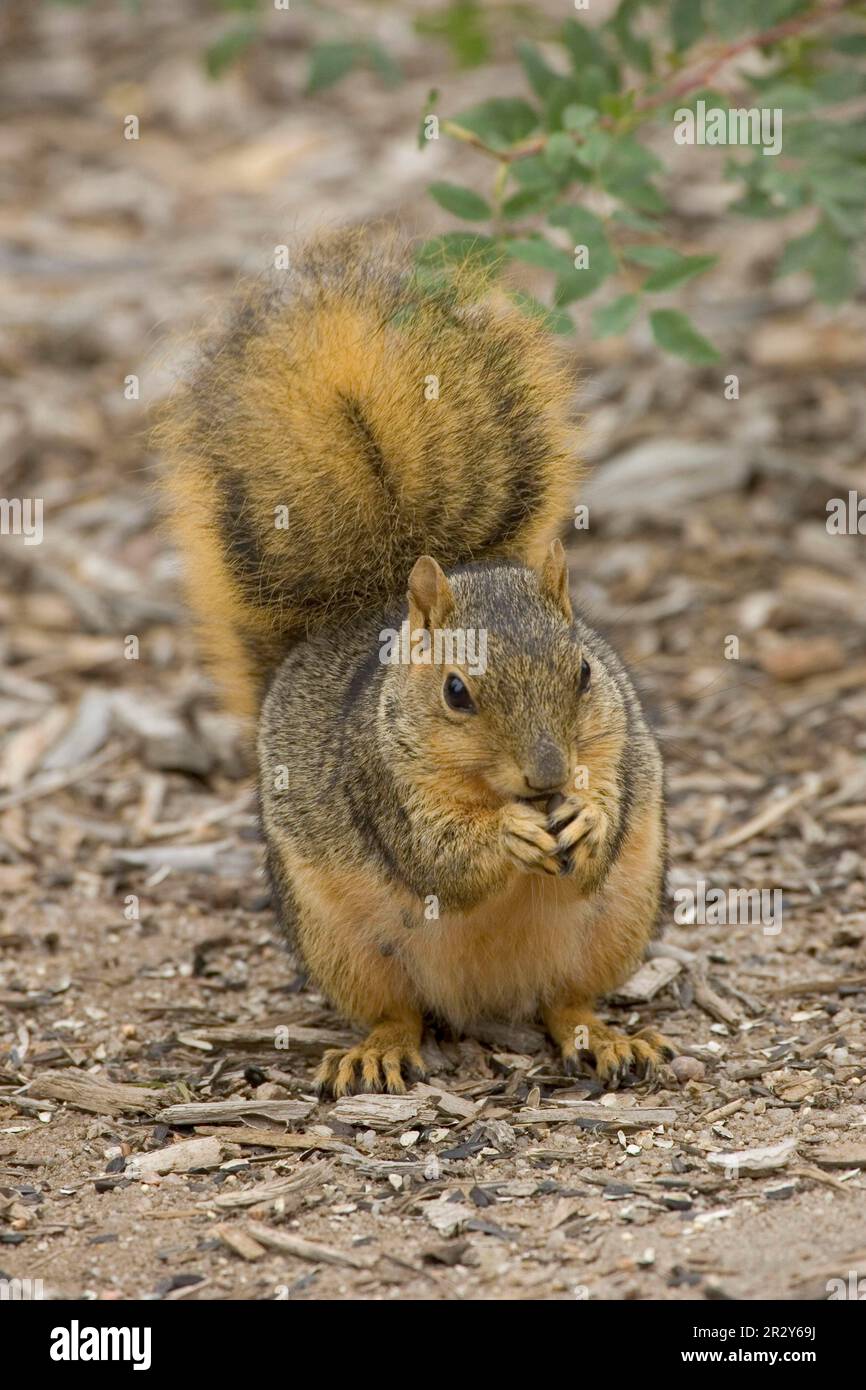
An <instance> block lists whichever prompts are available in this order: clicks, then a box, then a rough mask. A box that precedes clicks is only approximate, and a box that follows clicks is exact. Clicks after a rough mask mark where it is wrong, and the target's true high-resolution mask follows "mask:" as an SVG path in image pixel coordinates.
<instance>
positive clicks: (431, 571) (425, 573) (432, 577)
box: [409, 555, 454, 629]
mask: <svg viewBox="0 0 866 1390" xmlns="http://www.w3.org/2000/svg"><path fill="white" fill-rule="evenodd" d="M453 607H454V594H453V592H452V590H451V585H450V584H449V583H448V580H447V579H446V578H445V575H444V573H443V571H442V569H441V568H440V566H439V565H437V563H436V561H435V560H434V559H433V557H432V555H422V556H421V558H420V560H416V561H415V564H414V565H413V566H412V573H411V574H410V575H409V622H410V623H411V625H412V628H413V629H414V628H419V627H427V628H433V627H443V626H444V624H445V620H446V618H447V617H448V615H449V614H450V612H451V610H452V608H453Z"/></svg>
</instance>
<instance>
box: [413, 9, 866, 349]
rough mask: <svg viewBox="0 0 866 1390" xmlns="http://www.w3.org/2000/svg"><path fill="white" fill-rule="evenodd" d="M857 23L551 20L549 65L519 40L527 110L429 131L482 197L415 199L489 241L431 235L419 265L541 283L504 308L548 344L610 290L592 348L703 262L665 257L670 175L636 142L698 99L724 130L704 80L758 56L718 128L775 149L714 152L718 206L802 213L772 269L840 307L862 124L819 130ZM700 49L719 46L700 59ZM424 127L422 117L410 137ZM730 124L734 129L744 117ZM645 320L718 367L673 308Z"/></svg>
mask: <svg viewBox="0 0 866 1390" xmlns="http://www.w3.org/2000/svg"><path fill="white" fill-rule="evenodd" d="M863 17H864V11H863V7H862V6H860V5H855V4H852V3H851V0H826V3H824V4H822V5H818V6H816V5H815V4H814V0H812V3H804V0H749V3H747V2H746V0H620V4H619V5H618V7H617V10H616V12H615V14H614V16H613V17H612V19H611V20H609V21H608V22H607V23H606V24H604V25H601V26H597V27H595V28H590V27H588V26H586V25H584V24H582V23H580V22H579V20H577V19H576V18H572V19H568V20H566V21H565V23H564V24H563V25H562V27H561V28H560V30H559V32H558V34H557V35H556V38H555V43H556V44H557V45H558V47H559V49H560V51H561V54H562V56H563V57H564V58H565V65H564V66H563V65H562V62H561V59H560V61H559V63H557V62H556V58H555V55H554V54H553V53H551V61H548V56H547V53H548V52H549V50H545V53H542V52H541V51H540V50H539V49H538V48H537V47H536V46H535V45H533V44H531V43H528V42H525V41H524V42H520V43H519V44H518V46H517V52H518V56H519V58H520V62H521V64H522V67H523V70H524V74H525V77H526V80H527V83H528V85H529V87H530V88H531V91H532V94H533V96H534V101H531V100H528V99H527V98H525V97H523V96H506V97H497V98H495V99H493V100H491V101H487V102H483V103H481V104H480V105H477V106H474V107H472V108H470V109H469V110H467V111H463V112H461V113H459V114H456V115H454V116H450V117H443V118H442V119H441V121H440V122H439V129H441V132H442V133H443V134H445V135H446V136H448V137H450V138H451V139H453V140H455V141H457V142H460V143H462V144H464V145H466V146H467V147H470V148H472V149H474V150H477V151H478V152H480V153H482V154H483V155H485V156H487V157H488V158H491V159H492V160H494V161H495V163H496V171H495V174H494V178H493V182H492V189H491V191H490V193H489V194H488V195H486V196H485V195H484V194H483V193H482V192H479V191H477V190H476V189H475V188H469V187H466V186H462V185H459V184H454V183H444V182H438V183H434V184H433V185H431V187H430V193H431V195H432V196H433V197H434V199H435V200H436V201H437V202H438V203H439V204H440V206H442V207H443V208H445V209H446V210H447V211H448V212H450V213H451V214H452V215H454V216H455V217H457V218H459V219H461V220H462V221H463V222H470V223H476V224H477V223H482V222H488V223H489V224H490V230H489V231H485V230H483V229H481V230H475V229H473V230H471V231H470V230H463V231H456V230H455V231H453V232H446V233H444V234H443V235H442V236H439V237H436V238H434V239H432V240H431V241H428V242H427V243H425V245H424V246H423V247H422V248H421V250H420V253H419V262H420V264H421V265H422V266H424V267H428V268H429V267H433V266H438V267H440V268H441V267H442V266H443V265H447V264H448V263H454V262H459V261H462V260H464V259H466V258H467V257H470V258H475V259H478V260H480V261H483V262H484V263H486V264H488V265H490V266H501V265H502V264H504V263H507V262H508V261H517V262H523V263H528V264H530V265H533V266H535V267H537V268H540V269H543V270H546V271H549V272H551V273H552V275H553V277H554V284H553V294H552V302H551V303H550V304H541V303H539V302H538V301H537V300H535V299H533V298H531V297H529V296H525V295H523V296H520V299H519V302H520V303H521V305H522V307H523V308H525V309H526V310H527V312H530V313H536V314H542V315H544V316H546V317H547V318H548V320H549V322H550V325H551V327H553V328H554V329H556V331H559V332H570V331H572V330H573V327H574V324H573V321H572V319H571V315H570V313H569V312H568V309H569V306H570V305H571V304H573V303H575V302H577V301H579V300H583V299H588V298H590V297H591V296H594V295H595V293H596V291H598V290H599V289H601V287H602V286H603V285H605V284H606V282H607V281H608V280H614V281H619V284H618V286H617V288H618V289H619V290H620V293H618V294H617V295H616V296H615V297H614V298H613V299H612V300H610V302H606V303H604V304H603V305H602V306H601V307H598V308H596V309H595V312H594V313H593V315H592V325H593V331H594V332H595V333H596V335H597V336H606V335H608V334H612V333H621V332H624V331H625V330H626V329H627V328H628V327H629V326H630V324H631V323H632V322H633V321H634V320H635V318H636V317H637V315H638V313H639V312H640V310H641V308H642V307H643V306H644V305H645V304H646V303H647V297H648V296H652V295H655V294H659V293H662V292H667V291H670V290H675V289H677V288H679V286H681V285H683V284H685V283H686V282H687V281H689V280H691V279H693V278H695V277H696V276H699V275H701V274H704V273H706V272H707V271H708V270H710V269H711V268H712V267H713V265H715V264H716V261H717V257H715V256H697V255H690V254H685V253H683V252H682V251H679V250H677V249H675V248H674V247H673V246H672V245H670V244H668V243H669V241H670V237H669V235H668V227H667V223H666V216H667V214H668V211H669V209H668V204H667V201H666V199H665V196H664V194H663V192H662V189H661V188H660V187H659V181H660V179H661V178H662V177H663V176H664V175H666V174H668V173H669V172H670V168H671V164H670V163H665V162H663V161H662V160H661V159H659V157H658V156H657V155H656V154H655V153H653V151H652V150H651V149H650V148H649V147H648V146H647V145H646V144H645V143H642V142H641V140H640V139H639V138H638V134H640V133H642V132H643V130H644V129H645V128H651V129H652V128H658V125H659V123H660V122H669V123H671V124H673V123H674V120H675V116H676V117H681V116H682V114H683V112H684V111H685V112H686V113H687V114H691V115H692V116H694V115H695V114H696V113H698V112H700V106H699V103H701V102H702V103H703V104H704V110H703V113H702V114H703V115H704V116H705V114H706V108H707V107H710V106H713V107H714V109H718V116H720V117H723V118H724V117H725V116H726V115H727V112H726V110H725V105H724V101H725V99H724V98H723V97H722V95H721V94H720V93H719V92H718V91H716V90H713V89H712V88H711V86H710V84H711V83H712V82H713V80H714V79H715V78H716V76H717V74H719V73H720V72H721V70H722V69H724V68H725V67H726V66H727V65H729V64H731V63H733V62H734V61H735V60H736V59H738V58H741V57H743V56H744V55H752V54H760V55H761V63H760V65H756V64H754V63H753V64H751V65H750V70H748V71H743V70H741V69H738V70H737V72H736V74H735V81H736V85H737V90H738V91H742V90H743V89H745V90H746V91H747V92H748V95H749V100H750V106H749V108H748V110H743V111H742V112H740V109H739V108H738V109H737V110H736V111H734V113H733V115H734V116H735V117H738V118H739V115H740V114H741V115H742V116H743V117H749V112H750V111H752V110H754V112H755V115H756V117H758V118H759V123H758V126H756V127H755V129H759V130H761V131H762V130H763V129H764V127H763V126H761V125H760V118H762V116H763V118H770V119H776V113H780V115H779V146H780V148H778V149H776V150H771V151H770V153H771V154H775V157H768V154H767V153H765V150H764V148H763V147H762V144H761V141H762V140H764V136H763V135H760V136H759V140H758V142H757V143H748V144H745V145H743V144H740V145H739V147H738V148H737V151H736V156H737V157H733V156H731V157H729V159H728V161H727V164H726V168H725V174H726V177H728V178H730V179H732V180H736V181H739V183H740V184H741V196H740V197H739V198H738V200H737V201H736V202H735V203H734V204H733V206H732V211H733V212H734V213H735V214H737V215H740V216H744V217H780V218H784V217H785V216H786V215H788V214H790V213H793V212H795V211H799V210H801V209H804V208H807V209H808V208H811V209H813V210H814V211H815V214H816V216H815V222H814V225H813V228H812V230H811V231H810V232H809V233H807V234H806V235H805V236H800V237H797V238H795V239H794V240H792V241H790V242H789V243H788V245H787V246H786V247H785V248H784V250H783V251H782V254H781V255H780V258H779V263H778V267H777V270H778V273H779V274H787V273H789V272H791V271H794V270H807V271H809V272H810V273H811V275H812V278H813V281H814V288H815V293H816V295H817V296H818V297H819V298H821V299H823V300H824V301H825V302H827V303H837V302H839V301H840V300H842V299H844V298H846V297H848V296H850V295H851V294H852V293H854V291H855V290H856V288H857V286H858V284H859V283H860V264H859V255H860V251H859V243H860V242H861V241H862V238H863V233H864V231H866V122H864V119H863V113H862V111H858V112H855V113H851V112H850V111H849V113H848V114H849V119H846V121H845V122H844V123H840V122H834V121H832V120H830V119H828V108H831V107H832V106H833V105H835V104H837V103H838V102H839V101H841V102H843V103H846V102H847V103H854V104H855V105H856V104H857V102H858V100H859V99H861V98H863V97H864V95H866V72H864V68H863V62H862V58H863V54H864V51H866V33H864V27H863ZM645 21H646V22H645ZM852 24H853V25H858V26H859V27H857V28H853V29H852V28H851V25H852ZM638 26H640V28H639V27H638ZM709 36H712V37H714V38H715V37H718V36H720V37H721V40H722V42H721V43H720V44H719V45H718V47H717V48H716V50H715V51H714V52H712V53H711V54H710V55H709V56H707V54H706V52H705V49H706V42H705V40H706V38H707V37H709ZM431 119H432V112H428V113H426V116H425V121H424V123H423V127H422V137H423V138H427V139H429V130H430V122H431ZM434 128H435V127H434ZM744 129H746V130H747V131H748V130H752V126H751V125H750V124H749V123H748V120H747V122H746V125H745V127H744ZM422 142H423V140H422ZM707 143H710V144H712V143H727V137H725V138H724V139H718V140H712V139H708V141H707ZM672 147H673V149H674V150H675V149H676V148H677V146H676V145H675V144H674V140H673V139H672ZM742 156H745V157H742ZM545 224H546V225H545ZM566 241H568V242H570V245H566ZM642 272H645V274H643V278H641V273H642ZM650 303H651V301H650ZM649 322H650V327H651V330H652V333H653V336H654V338H655V340H656V342H657V344H658V345H659V346H660V347H662V348H663V349H665V350H667V351H670V352H674V353H677V354H678V355H680V356H682V357H685V358H687V359H688V360H690V361H693V362H696V363H705V362H710V361H713V360H715V359H716V357H717V356H718V354H717V352H716V350H715V349H714V347H713V346H712V345H711V344H710V343H709V342H707V340H706V339H705V338H704V337H702V335H701V334H700V333H698V332H697V330H696V329H695V328H694V326H693V325H692V324H691V323H690V322H689V320H688V319H687V318H686V317H685V315H683V314H682V313H680V312H679V311H678V310H677V309H674V308H650V310H649Z"/></svg>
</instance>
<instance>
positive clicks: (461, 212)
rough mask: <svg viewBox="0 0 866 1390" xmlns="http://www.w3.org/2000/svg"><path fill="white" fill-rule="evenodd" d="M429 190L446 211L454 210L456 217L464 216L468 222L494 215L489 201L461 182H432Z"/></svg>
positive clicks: (478, 220)
mask: <svg viewBox="0 0 866 1390" xmlns="http://www.w3.org/2000/svg"><path fill="white" fill-rule="evenodd" d="M427 192H428V193H429V194H430V195H431V196H432V197H433V198H435V199H436V201H437V203H438V204H439V206H440V207H443V208H444V209H445V211H446V212H453V214H454V216H455V217H463V218H465V219H466V221H467V222H485V221H486V220H487V219H488V218H489V217H492V215H493V214H492V211H491V208H490V204H489V203H487V202H485V200H484V199H483V198H482V197H481V196H480V195H479V194H478V193H473V191H472V189H471V188H463V187H461V185H460V184H459V183H431V184H430V186H429V188H428V189H427Z"/></svg>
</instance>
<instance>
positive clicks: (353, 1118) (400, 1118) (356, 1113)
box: [331, 1095, 429, 1129]
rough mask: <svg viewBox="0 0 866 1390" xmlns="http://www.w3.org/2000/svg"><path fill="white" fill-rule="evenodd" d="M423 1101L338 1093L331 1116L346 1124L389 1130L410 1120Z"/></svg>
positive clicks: (422, 1099) (407, 1097)
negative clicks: (340, 1094)
mask: <svg viewBox="0 0 866 1390" xmlns="http://www.w3.org/2000/svg"><path fill="white" fill-rule="evenodd" d="M425 1104H429V1102H427V1099H426V1097H425V1096H386V1095H382V1096H341V1097H340V1099H339V1100H338V1101H337V1103H336V1105H335V1106H334V1108H333V1110H332V1111H331V1115H332V1117H333V1118H334V1119H335V1120H340V1121H341V1122H342V1123H343V1124H347V1125H364V1126H365V1127H367V1128H369V1129H390V1128H391V1126H392V1125H402V1124H405V1123H406V1122H407V1120H414V1119H415V1118H416V1116H417V1115H418V1112H419V1111H420V1110H421V1109H422V1108H423V1107H424V1106H425Z"/></svg>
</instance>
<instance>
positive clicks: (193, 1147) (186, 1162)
mask: <svg viewBox="0 0 866 1390" xmlns="http://www.w3.org/2000/svg"><path fill="white" fill-rule="evenodd" d="M224 1156H225V1150H224V1149H223V1146H222V1144H221V1143H220V1141H219V1140H218V1139H215V1138H213V1137H212V1136H210V1135H209V1136H208V1137H207V1138H204V1139H181V1140H179V1142H178V1143H176V1144H167V1145H166V1147H165V1148H164V1149H154V1150H153V1152H151V1153H138V1154H135V1155H133V1157H132V1158H131V1159H130V1160H129V1162H128V1163H127V1165H126V1169H125V1174H126V1176H127V1177H130V1178H143V1179H145V1180H146V1179H147V1178H153V1177H157V1176H158V1175H159V1174H162V1173H189V1172H192V1170H193V1169H197V1168H202V1169H204V1168H218V1167H219V1166H220V1164H221V1163H222V1161H223V1158H224Z"/></svg>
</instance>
